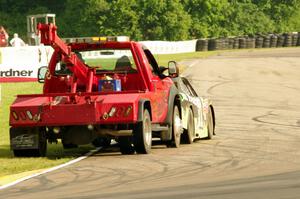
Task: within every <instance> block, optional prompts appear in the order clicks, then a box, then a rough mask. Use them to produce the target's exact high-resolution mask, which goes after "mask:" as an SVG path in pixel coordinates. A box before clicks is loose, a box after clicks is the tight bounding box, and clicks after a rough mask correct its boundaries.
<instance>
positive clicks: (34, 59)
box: [0, 40, 197, 82]
mask: <svg viewBox="0 0 300 199" xmlns="http://www.w3.org/2000/svg"><path fill="white" fill-rule="evenodd" d="M196 42H197V40H190V41H174V42H168V41H141V42H140V43H142V44H144V45H145V46H147V47H148V48H149V49H150V50H151V52H152V53H153V54H177V53H187V52H195V51H196ZM52 53H53V49H52V47H50V46H43V45H40V46H24V47H3V48H0V82H9V81H31V80H35V79H36V78H37V71H38V68H39V67H41V66H47V65H48V63H49V61H50V58H51V55H52ZM97 56H98V55H97V54H95V55H94V56H93V55H89V56H88V57H89V58H96V57H97Z"/></svg>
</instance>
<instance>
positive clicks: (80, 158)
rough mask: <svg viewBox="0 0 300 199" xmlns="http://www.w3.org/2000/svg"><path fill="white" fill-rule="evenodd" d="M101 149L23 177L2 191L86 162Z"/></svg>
mask: <svg viewBox="0 0 300 199" xmlns="http://www.w3.org/2000/svg"><path fill="white" fill-rule="evenodd" d="M100 149H102V147H98V148H96V149H94V150H91V151H89V152H88V153H86V154H85V155H83V156H80V157H78V158H76V159H74V160H71V161H68V162H66V163H63V164H60V165H57V166H54V167H51V168H48V169H39V170H36V171H37V173H34V174H31V175H28V176H25V177H22V178H20V179H17V180H15V181H13V182H9V183H7V184H5V185H2V186H0V190H3V189H6V188H9V187H11V186H14V185H16V184H19V183H21V182H24V181H26V180H29V179H31V178H34V177H37V176H40V175H43V174H46V173H50V172H52V171H55V170H58V169H60V168H63V167H66V166H69V165H72V164H75V163H77V162H79V161H81V160H84V159H86V158H88V157H89V156H91V155H93V154H95V153H97V152H98V151H100ZM32 172H35V171H32ZM24 173H27V172H24Z"/></svg>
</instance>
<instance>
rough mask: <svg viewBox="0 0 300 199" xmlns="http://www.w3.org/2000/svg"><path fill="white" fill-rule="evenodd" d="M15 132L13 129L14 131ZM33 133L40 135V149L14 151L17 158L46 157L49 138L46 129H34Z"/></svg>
mask: <svg viewBox="0 0 300 199" xmlns="http://www.w3.org/2000/svg"><path fill="white" fill-rule="evenodd" d="M12 131H13V129H12ZM32 131H34V132H32V133H36V134H38V145H37V146H38V148H37V149H14V150H13V152H14V156H15V157H44V156H46V152H47V138H46V131H45V129H43V128H41V129H38V128H33V129H32Z"/></svg>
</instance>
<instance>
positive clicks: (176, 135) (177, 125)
mask: <svg viewBox="0 0 300 199" xmlns="http://www.w3.org/2000/svg"><path fill="white" fill-rule="evenodd" d="M181 133H182V123H181V118H180V113H179V109H178V106H177V105H175V106H174V109H173V118H172V140H171V141H169V142H168V143H167V147H175V148H178V147H179V146H180V138H181Z"/></svg>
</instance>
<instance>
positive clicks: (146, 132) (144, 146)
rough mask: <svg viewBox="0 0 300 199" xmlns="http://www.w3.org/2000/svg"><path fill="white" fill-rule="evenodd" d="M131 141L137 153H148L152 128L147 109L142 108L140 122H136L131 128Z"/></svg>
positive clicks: (150, 145)
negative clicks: (132, 128)
mask: <svg viewBox="0 0 300 199" xmlns="http://www.w3.org/2000/svg"><path fill="white" fill-rule="evenodd" d="M133 141H134V147H135V150H136V152H137V153H140V154H148V153H150V151H151V147H152V128H151V117H150V114H149V111H148V110H147V109H145V110H144V113H143V120H142V122H139V123H137V124H136V126H135V128H134V130H133Z"/></svg>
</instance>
